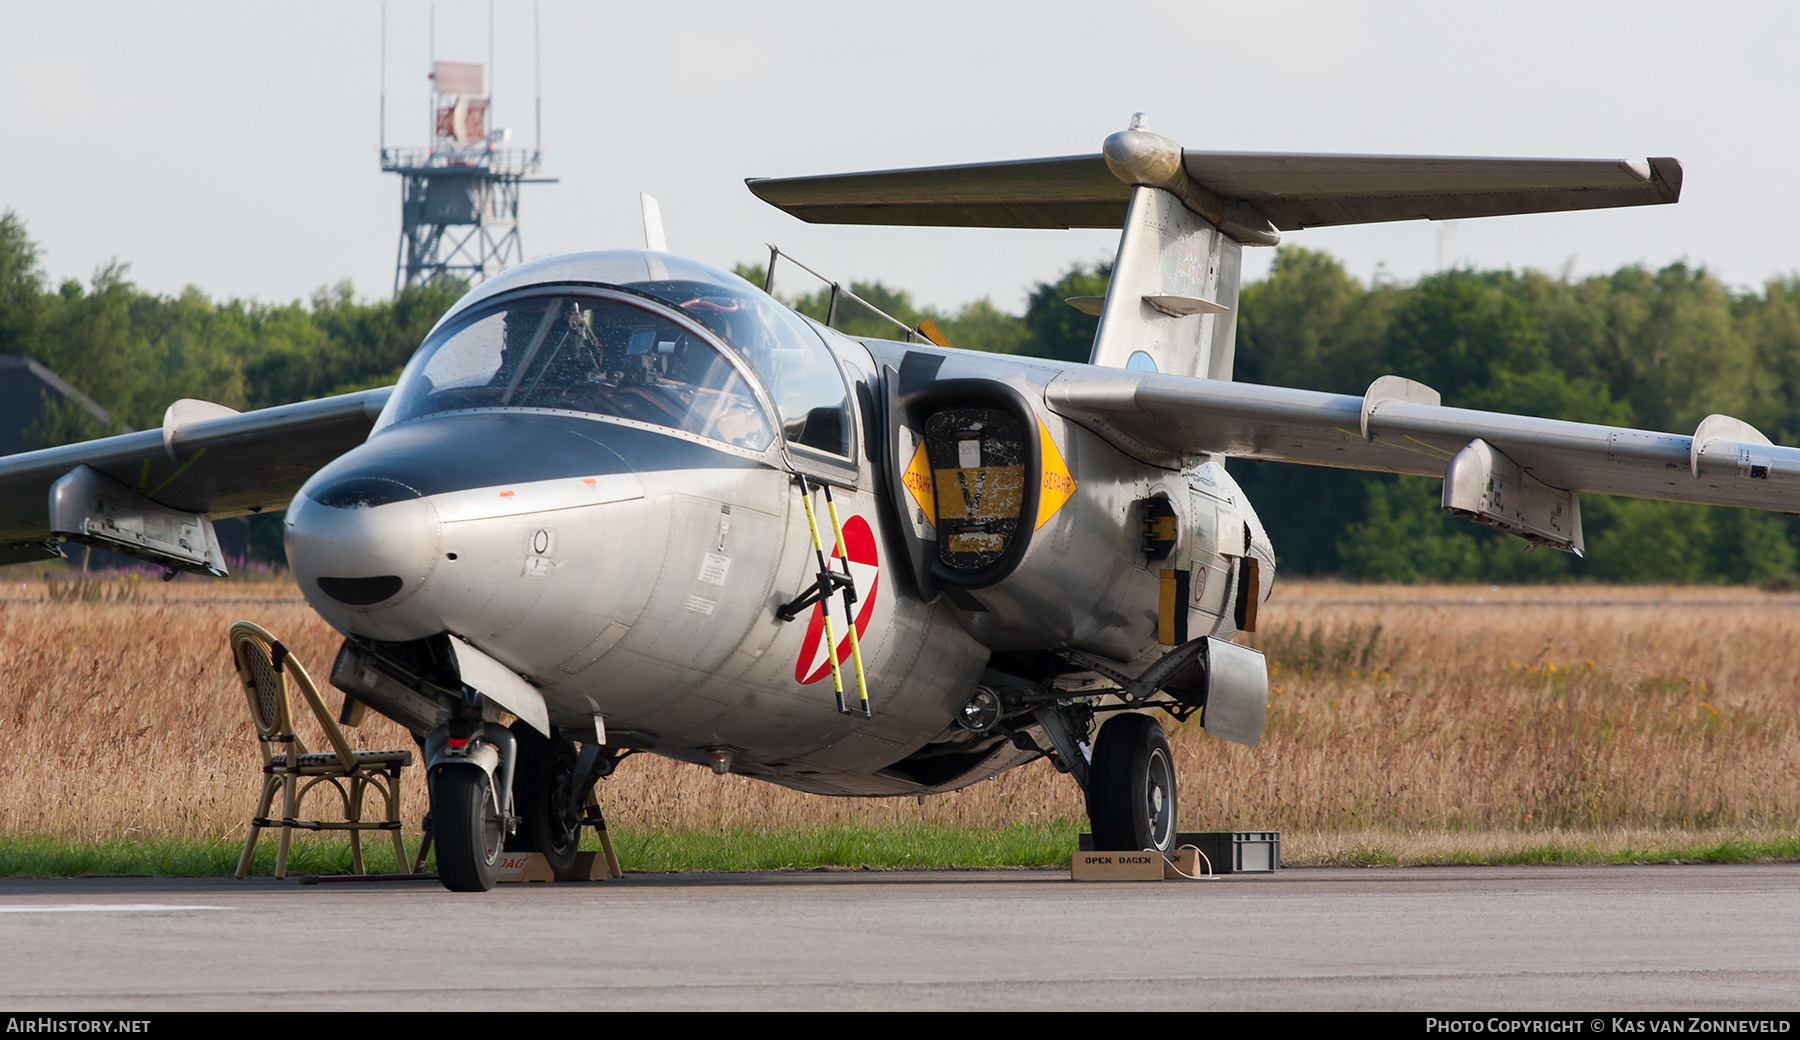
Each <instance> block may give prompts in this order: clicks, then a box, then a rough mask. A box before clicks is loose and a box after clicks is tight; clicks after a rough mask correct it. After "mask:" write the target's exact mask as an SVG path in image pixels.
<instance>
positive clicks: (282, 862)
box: [275, 774, 300, 881]
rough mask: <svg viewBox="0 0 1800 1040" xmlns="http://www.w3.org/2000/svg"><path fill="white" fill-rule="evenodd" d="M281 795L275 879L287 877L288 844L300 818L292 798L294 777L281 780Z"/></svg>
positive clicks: (298, 809) (290, 775)
mask: <svg viewBox="0 0 1800 1040" xmlns="http://www.w3.org/2000/svg"><path fill="white" fill-rule="evenodd" d="M282 781H283V782H282V785H281V786H282V794H281V845H280V847H279V848H278V849H277V850H276V853H275V879H276V880H277V881H279V880H281V879H282V878H285V877H287V860H288V842H289V841H290V840H291V839H292V838H293V836H294V827H293V821H294V820H297V819H299V818H300V806H299V805H298V804H296V800H295V798H294V776H293V775H292V774H289V775H287V776H285V777H283V778H282Z"/></svg>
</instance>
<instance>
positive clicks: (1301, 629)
mask: <svg viewBox="0 0 1800 1040" xmlns="http://www.w3.org/2000/svg"><path fill="white" fill-rule="evenodd" d="M238 618H249V619H251V620H255V621H258V622H260V623H261V624H263V625H264V626H265V627H267V628H269V629H271V630H272V631H274V632H275V633H276V634H277V635H279V636H281V637H282V638H283V639H284V640H285V641H286V642H287V643H288V644H289V645H290V646H291V647H292V648H293V649H294V651H295V653H296V654H297V655H298V656H299V658H300V660H302V661H303V662H304V663H305V664H306V665H307V666H308V667H309V668H311V670H312V671H313V673H314V675H315V676H316V677H320V678H321V679H322V677H323V673H324V672H325V671H326V670H327V667H328V665H329V662H330V660H331V658H332V655H333V654H334V653H335V651H336V647H337V639H336V637H335V636H334V635H333V634H332V632H331V631H330V630H329V629H328V628H327V627H326V626H325V624H324V623H323V622H321V621H320V620H319V619H318V618H317V617H316V616H315V615H313V613H312V612H311V610H310V609H308V608H307V607H306V605H305V603H304V602H303V601H302V600H301V599H300V597H299V595H298V593H297V592H296V591H295V590H294V589H293V587H292V586H290V585H287V584H285V583H279V582H275V583H238V582H233V583H207V582H203V581H200V580H198V579H192V578H183V579H181V580H179V581H176V582H174V583H171V584H168V585H164V584H161V583H158V582H156V581H154V580H149V581H138V580H131V579H118V580H111V581H104V582H99V581H96V582H88V583H79V582H71V581H63V582H50V583H47V582H45V581H42V580H35V579H32V578H28V577H24V576H19V577H14V578H12V579H11V580H10V581H4V582H0V720H3V721H0V726H4V730H3V732H4V733H5V735H6V748H7V753H6V754H5V755H3V756H0V837H7V838H18V837H27V836H46V837H56V838H62V839H72V840H76V841H91V840H117V839H126V840H131V839H138V838H146V837H179V838H195V839H212V840H215V841H235V840H238V839H239V838H240V837H241V835H242V833H243V828H244V826H245V824H246V821H247V819H248V817H249V814H250V810H251V808H252V807H253V801H254V792H255V788H256V785H257V782H258V779H259V776H258V769H257V767H256V765H255V763H256V761H257V758H256V751H255V746H254V737H253V735H252V731H251V728H250V723H249V717H248V713H247V711H246V710H245V706H244V703H243V700H242V693H241V692H240V690H239V687H238V685H237V683H236V679H235V674H234V673H233V671H232V669H231V666H230V662H229V659H228V656H227V651H226V648H225V629H226V627H227V626H228V625H229V623H230V622H231V621H233V620H236V619H238ZM1257 644H1258V645H1259V646H1260V647H1261V648H1263V649H1264V650H1266V651H1267V652H1268V653H1269V655H1270V659H1271V661H1272V662H1273V665H1274V676H1273V686H1274V692H1273V695H1272V698H1271V707H1270V717H1269V727H1268V732H1267V735H1266V736H1265V738H1264V739H1263V742H1262V743H1261V744H1260V745H1259V746H1258V747H1256V748H1254V749H1250V748H1243V747H1239V746H1237V745H1234V744H1227V743H1223V742H1221V741H1217V740H1213V739H1210V738H1207V737H1205V736H1204V735H1203V734H1201V733H1200V731H1199V729H1198V727H1197V725H1194V724H1190V725H1188V726H1186V727H1181V728H1179V729H1176V730H1173V731H1172V739H1173V741H1174V746H1175V750H1176V756H1177V759H1178V766H1179V768H1180V770H1181V774H1180V775H1181V779H1182V791H1181V816H1182V825H1183V827H1184V829H1206V830H1219V829H1246V828H1256V829H1278V830H1281V831H1282V832H1283V846H1284V849H1283V855H1284V859H1285V860H1286V861H1287V862H1290V863H1293V862H1319V861H1339V862H1344V861H1350V862H1355V861H1368V862H1391V861H1399V862H1408V861H1417V860H1429V859H1441V858H1444V857H1445V856H1446V855H1450V854H1453V853H1454V854H1460V855H1462V856H1464V857H1467V856H1469V855H1475V856H1482V855H1487V854H1495V855H1498V854H1503V853H1508V852H1511V853H1515V854H1516V853H1517V851H1518V850H1520V849H1530V848H1536V847H1571V846H1572V847H1584V848H1591V849H1595V850H1599V851H1606V850H1614V851H1616V850H1619V849H1639V850H1643V849H1655V848H1659V847H1674V846H1682V845H1693V844H1696V843H1701V842H1715V841H1727V840H1731V839H1733V838H1737V839H1744V840H1751V841H1768V840H1772V839H1776V838H1782V837H1786V838H1792V837H1793V836H1794V834H1795V832H1796V829H1797V825H1800V744H1797V743H1796V741H1795V736H1796V731H1797V727H1800V700H1797V699H1796V690H1797V689H1800V595H1795V594H1778V593H1768V592H1762V591H1758V590H1755V589H1747V588H1737V587H1700V588H1664V587H1595V586H1559V587H1558V586H1545V587H1525V588H1516V587H1508V588H1493V587H1488V586H1440V587H1418V586H1410V587H1401V586H1357V585H1342V584H1336V583H1304V582H1299V583H1295V582H1290V583H1285V584H1282V585H1280V586H1278V587H1277V589H1276V594H1275V598H1274V599H1273V600H1272V601H1271V602H1270V603H1269V605H1268V607H1267V609H1266V610H1265V611H1264V613H1263V617H1262V631H1261V632H1260V633H1259V635H1258V636H1257ZM303 732H305V730H304V728H303ZM355 739H356V740H357V741H358V742H359V743H360V746H363V747H407V746H410V742H409V740H408V738H407V737H406V736H405V734H404V733H403V732H401V731H400V730H399V729H397V728H395V727H393V726H391V725H390V724H388V723H386V722H384V721H381V720H375V721H374V722H372V723H371V724H370V725H367V726H365V727H364V728H363V730H362V731H360V732H359V733H358V734H357V735H356V738H355ZM409 783H410V784H411V786H410V788H409V789H408V790H407V791H406V794H405V797H406V799H407V800H408V801H407V807H408V808H407V814H408V816H409V817H411V818H412V820H413V821H414V823H415V825H416V822H417V818H418V814H419V813H420V812H422V811H423V807H424V805H425V801H424V792H423V785H422V783H421V782H420V781H419V779H418V777H417V773H416V771H414V775H413V776H412V778H411V780H410V781H409ZM602 793H603V797H604V801H605V804H606V806H607V810H608V816H609V818H610V819H611V821H612V823H613V827H614V829H615V830H616V831H619V832H621V833H633V832H637V833H642V832H645V831H675V832H708V831H722V830H745V829H759V828H764V829H794V828H808V827H817V826H820V825H830V824H841V825H852V826H873V827H883V826H894V825H908V824H911V825H920V824H923V825H927V826H934V827H948V828H974V829H985V828H999V827H1006V826H1011V825H1016V824H1028V823H1033V822H1040V823H1047V822H1051V821H1056V820H1063V821H1069V820H1076V819H1079V818H1081V816H1082V805H1081V799H1080V796H1079V794H1078V793H1077V791H1076V789H1075V787H1074V785H1073V784H1072V783H1071V782H1070V781H1069V780H1068V779H1067V778H1065V777H1061V776H1058V775H1057V774H1056V773H1055V772H1054V771H1053V770H1051V769H1049V768H1048V767H1047V766H1045V765H1044V764H1043V763H1038V764H1034V765H1032V766H1029V767H1026V768H1024V769H1020V770H1016V771H1014V772H1012V773H1010V774H1007V775H1004V776H1002V777H999V778H997V779H996V780H993V781H989V782H987V783H983V784H978V785H975V786H973V787H970V788H968V789H967V790H964V791H962V792H958V793H955V794H949V795H941V796H932V797H929V798H927V799H926V800H925V803H924V804H923V805H921V804H919V803H918V801H917V800H915V799H890V800H880V801H848V800H839V799H829V798H820V797H814V796H808V795H802V794H797V793H794V792H791V791H787V790H785V789H782V788H777V787H773V786H770V785H767V784H763V783H758V782H754V781H749V780H745V779H742V778H739V777H716V776H713V775H712V774H711V773H710V772H708V771H706V770H704V769H701V768H698V767H694V766H689V765H683V764H678V763H673V762H669V761H666V760H663V759H659V758H656V757H654V756H649V755H642V756H636V757H633V758H632V759H630V760H629V761H627V762H626V763H625V764H624V765H622V766H621V767H620V769H619V773H618V775H616V776H615V777H614V778H612V779H611V780H609V781H607V782H606V783H605V785H604V786H603V789H602ZM301 840H306V839H301Z"/></svg>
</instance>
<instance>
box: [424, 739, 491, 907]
mask: <svg viewBox="0 0 1800 1040" xmlns="http://www.w3.org/2000/svg"><path fill="white" fill-rule="evenodd" d="M493 792H494V785H493V782H492V781H490V780H489V779H488V775H487V773H486V772H485V771H483V770H482V769H481V768H480V767H479V766H473V765H456V766H444V767H439V768H438V770H437V771H436V772H435V773H433V774H432V776H431V823H432V829H433V832H434V833H433V841H434V842H435V843H436V845H437V865H438V878H439V879H440V880H442V881H443V882H444V887H445V888H447V889H449V890H450V891H452V892H486V891H487V890H488V889H490V888H493V887H494V882H495V881H496V880H497V879H498V878H499V876H500V847H501V844H502V842H503V840H504V838H505V834H504V833H502V827H501V823H500V812H499V810H497V809H496V808H495V807H494V793H493Z"/></svg>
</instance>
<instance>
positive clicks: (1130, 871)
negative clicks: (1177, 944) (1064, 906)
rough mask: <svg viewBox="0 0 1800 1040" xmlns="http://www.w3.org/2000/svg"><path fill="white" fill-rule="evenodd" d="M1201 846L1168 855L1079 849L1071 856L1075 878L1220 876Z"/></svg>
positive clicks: (1072, 873) (1115, 879)
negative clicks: (1079, 850)
mask: <svg viewBox="0 0 1800 1040" xmlns="http://www.w3.org/2000/svg"><path fill="white" fill-rule="evenodd" d="M1217 876H1218V875H1217V874H1215V873H1214V872H1213V870H1212V864H1211V863H1210V862H1209V861H1208V860H1207V859H1206V857H1205V856H1204V855H1202V854H1201V852H1200V850H1199V849H1196V848H1194V847H1193V846H1192V845H1189V846H1188V847H1186V848H1182V849H1176V850H1175V851H1174V852H1171V853H1168V854H1167V855H1164V854H1162V853H1159V852H1154V851H1150V850H1146V851H1144V852H1077V853H1075V855H1073V856H1072V857H1070V859H1069V877H1070V879H1071V880H1074V881H1165V880H1171V881H1172V880H1175V879H1177V878H1186V879H1188V880H1198V879H1200V878H1211V877H1217Z"/></svg>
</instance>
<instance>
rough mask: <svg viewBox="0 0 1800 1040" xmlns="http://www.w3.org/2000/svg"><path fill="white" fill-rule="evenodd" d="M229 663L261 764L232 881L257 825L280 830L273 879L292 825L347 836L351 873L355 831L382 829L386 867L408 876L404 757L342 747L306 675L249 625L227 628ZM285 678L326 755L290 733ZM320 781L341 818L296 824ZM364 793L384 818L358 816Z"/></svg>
mask: <svg viewBox="0 0 1800 1040" xmlns="http://www.w3.org/2000/svg"><path fill="white" fill-rule="evenodd" d="M231 658H232V661H233V662H234V663H235V664H236V665H237V671H238V677H239V678H240V679H242V680H243V683H244V696H245V699H247V700H248V701H249V702H250V718H251V721H253V722H254V723H255V724H256V739H257V746H258V748H259V749H260V750H261V752H262V759H263V785H262V797H261V799H260V800H259V801H258V802H257V805H256V814H255V815H254V816H253V817H251V819H250V834H249V836H248V837H247V838H245V839H244V854H243V856H242V857H241V858H240V859H239V860H238V868H237V876H238V877H240V878H241V877H244V876H245V875H246V874H248V873H249V872H250V854H251V853H252V852H254V851H255V850H256V839H257V837H258V835H260V834H261V833H262V829H263V828H264V827H280V828H281V847H280V851H278V852H277V853H276V854H275V876H276V877H277V878H282V877H286V876H287V858H288V839H289V837H290V836H291V835H292V834H293V831H294V830H295V829H296V828H298V829H301V830H310V831H349V832H350V863H351V868H352V869H353V870H354V871H355V872H356V873H358V874H361V873H363V858H362V832H363V831H371V830H372V831H387V832H388V833H389V834H391V835H392V836H393V839H394V862H395V863H396V864H398V869H399V870H401V871H404V872H407V873H411V867H410V865H409V864H408V863H407V860H406V848H405V846H404V845H402V844H401V841H400V770H401V768H402V767H404V766H409V765H412V752H411V751H352V750H350V744H349V742H348V741H347V740H345V739H344V731H343V730H342V729H340V728H339V727H338V724H337V720H335V719H333V718H332V717H331V713H330V712H328V711H326V710H325V702H324V701H323V700H322V699H321V698H320V696H319V688H318V687H317V686H315V685H313V681H312V676H310V675H308V674H306V669H305V668H302V667H301V666H300V662H299V661H296V660H295V659H294V658H293V655H291V654H289V653H288V649H287V647H285V646H283V645H282V644H281V641H280V640H278V639H276V638H275V637H274V636H272V635H270V634H269V633H268V632H267V631H265V630H264V629H263V628H261V627H260V626H258V625H255V624H252V623H251V622H249V621H239V622H237V623H236V624H234V625H232V626H231ZM289 675H291V676H293V678H294V684H295V685H296V686H299V687H300V692H301V694H302V695H303V696H305V698H306V703H307V704H308V705H309V706H310V707H311V708H312V713H313V718H314V719H316V720H317V721H318V724H319V728H320V729H322V730H324V732H325V739H326V740H327V741H328V742H330V744H331V748H332V749H331V750H330V751H326V752H310V751H308V750H307V749H306V745H305V744H304V743H303V742H302V741H301V739H300V736H299V734H298V733H296V732H295V729H294V722H293V716H292V715H291V714H290V713H289V711H288V691H287V682H286V677H287V676H289ZM275 744H280V745H282V750H281V751H280V752H279V753H277V751H276V750H275V749H274V748H273V747H272V746H271V745H275ZM321 783H329V784H330V785H331V786H332V787H333V788H335V789H336V791H337V794H338V797H339V799H340V800H341V801H342V802H343V808H344V812H343V816H344V818H343V820H341V821H332V820H303V819H300V806H301V803H303V802H304V801H305V800H306V796H307V795H308V794H309V793H311V791H312V789H313V788H314V787H317V786H318V785H319V784H321ZM346 783H348V784H349V787H348V788H346V787H345V784H346ZM370 788H374V789H375V791H376V792H377V793H379V794H380V795H381V796H382V798H383V799H384V800H385V801H386V803H387V815H386V817H385V818H384V819H380V820H365V819H363V800H364V798H365V796H366V795H367V794H368V791H369V789H370ZM277 792H280V794H281V816H280V817H279V818H271V817H270V816H269V808H270V806H271V805H273V804H274V801H275V795H276V793H277Z"/></svg>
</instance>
